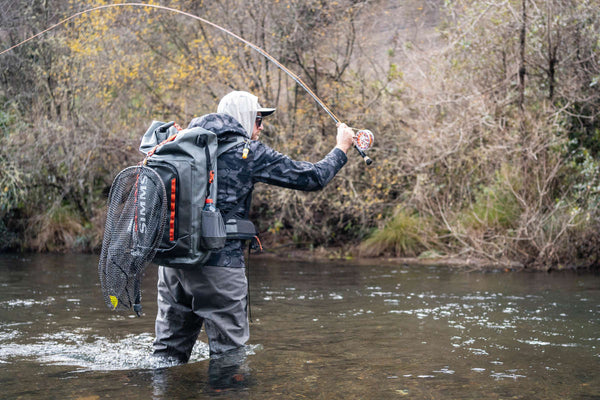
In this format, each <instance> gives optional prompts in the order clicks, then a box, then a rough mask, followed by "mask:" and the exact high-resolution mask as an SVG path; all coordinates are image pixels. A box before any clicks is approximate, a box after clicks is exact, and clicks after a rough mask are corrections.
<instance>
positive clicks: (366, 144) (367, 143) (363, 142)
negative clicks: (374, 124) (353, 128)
mask: <svg viewBox="0 0 600 400" xmlns="http://www.w3.org/2000/svg"><path fill="white" fill-rule="evenodd" d="M374 141H375V136H374V135H373V132H371V131H370V130H368V129H360V130H359V131H358V132H356V134H355V135H354V148H355V149H356V151H357V152H358V154H360V156H361V157H362V158H363V160H365V163H366V164H367V165H371V163H373V160H371V159H370V158H369V156H367V155H366V154H365V151H367V150H369V149H370V148H371V147H373V142H374Z"/></svg>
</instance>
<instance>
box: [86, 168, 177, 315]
mask: <svg viewBox="0 0 600 400" xmlns="http://www.w3.org/2000/svg"><path fill="white" fill-rule="evenodd" d="M166 220H167V196H166V191H165V186H164V184H163V182H162V180H161V179H160V177H159V175H158V174H157V173H156V172H155V171H154V170H152V169H151V168H149V167H146V166H143V165H139V166H133V167H129V168H126V169H124V170H123V171H121V172H120V173H119V174H118V175H117V177H116V178H115V180H114V182H113V184H112V186H111V189H110V194H109V197H108V211H107V216H106V225H105V228H104V237H103V241H102V252H101V254H100V263H99V265H98V273H99V275H100V283H101V284H102V294H103V295H104V302H105V303H106V305H107V306H108V307H109V308H111V309H113V310H126V309H131V308H133V309H134V311H135V312H136V313H137V314H138V315H139V313H140V311H141V306H140V300H141V290H140V282H141V278H142V274H143V272H144V269H145V268H146V266H147V265H148V264H149V263H150V262H151V261H152V259H153V258H154V256H155V254H156V250H157V249H158V246H159V244H160V241H161V239H162V234H163V230H164V227H165V221H166Z"/></svg>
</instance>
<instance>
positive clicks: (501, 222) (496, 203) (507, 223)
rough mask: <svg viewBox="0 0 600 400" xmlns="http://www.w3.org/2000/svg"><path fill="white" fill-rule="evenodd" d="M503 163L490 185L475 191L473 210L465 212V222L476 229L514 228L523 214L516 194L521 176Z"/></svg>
mask: <svg viewBox="0 0 600 400" xmlns="http://www.w3.org/2000/svg"><path fill="white" fill-rule="evenodd" d="M515 172H516V171H511V169H510V167H509V166H508V165H506V164H505V165H503V166H502V168H501V171H499V172H498V173H497V174H496V180H495V182H493V183H492V184H491V185H490V186H484V187H482V188H480V189H479V190H478V191H477V192H476V193H475V200H474V202H473V204H472V206H471V210H470V211H468V212H465V213H464V214H465V215H464V218H463V223H464V224H466V225H468V226H470V227H472V228H474V229H501V230H511V229H514V228H515V227H516V226H517V224H518V221H519V217H520V216H521V211H522V210H521V205H520V204H519V201H518V199H517V198H516V196H515V190H520V186H521V185H520V183H519V182H518V181H517V182H515V181H516V180H518V178H519V176H518V174H516V173H515Z"/></svg>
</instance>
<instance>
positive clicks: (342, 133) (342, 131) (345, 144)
mask: <svg viewBox="0 0 600 400" xmlns="http://www.w3.org/2000/svg"><path fill="white" fill-rule="evenodd" d="M353 138H354V131H353V130H352V129H350V128H348V125H346V124H344V123H341V122H340V123H338V124H337V136H336V141H337V143H336V146H335V147H337V148H338V149H340V150H342V151H343V152H344V153H348V150H350V148H351V147H352V145H353V144H354V142H353Z"/></svg>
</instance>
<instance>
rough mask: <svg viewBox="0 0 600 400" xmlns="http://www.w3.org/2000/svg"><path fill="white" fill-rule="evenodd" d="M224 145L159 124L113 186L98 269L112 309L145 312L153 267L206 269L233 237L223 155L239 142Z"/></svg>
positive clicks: (197, 131)
mask: <svg viewBox="0 0 600 400" xmlns="http://www.w3.org/2000/svg"><path fill="white" fill-rule="evenodd" d="M244 140H245V139H244V137H242V136H234V137H233V138H230V139H229V140H228V141H226V142H223V143H221V144H219V142H218V139H217V136H216V134H214V133H213V132H210V131H208V130H206V129H204V128H200V127H195V128H190V129H184V130H181V129H180V128H178V127H177V126H176V125H175V124H174V123H173V122H170V123H164V122H160V121H155V122H153V123H152V125H151V126H150V128H149V129H148V130H147V131H146V133H145V134H144V136H143V138H142V142H141V145H140V151H141V152H142V153H144V154H145V155H146V157H145V159H144V161H143V162H142V163H140V164H139V165H137V166H132V167H128V168H126V169H124V170H123V171H121V172H120V173H119V174H118V175H117V177H116V178H115V180H114V181H113V184H112V186H111V190H110V194H109V199H108V211H107V218H106V225H105V230H104V237H103V242H102V252H101V255H100V263H99V266H98V270H99V274H100V282H101V284H102V292H103V295H104V300H105V303H106V305H107V306H108V307H109V308H111V309H131V308H133V309H134V311H135V312H136V313H137V314H138V315H139V313H140V311H141V305H140V301H141V290H140V280H141V276H142V273H143V271H144V269H145V268H146V266H147V265H148V264H149V263H150V262H151V261H153V260H154V261H155V262H156V263H158V264H160V265H164V266H168V267H173V268H198V267H199V266H201V265H203V264H204V263H205V262H206V261H207V260H208V258H209V257H210V254H211V251H214V250H218V249H220V248H222V247H223V246H224V244H225V240H226V238H227V234H226V228H225V225H224V223H223V218H222V216H221V213H220V212H219V210H218V209H216V211H215V210H214V209H213V211H210V210H205V209H204V208H205V204H206V203H212V204H213V205H214V206H216V207H218V204H217V179H218V177H217V157H218V156H219V155H220V154H222V153H224V152H225V151H227V150H229V149H230V148H232V147H233V146H235V145H237V144H238V143H240V142H242V141H244Z"/></svg>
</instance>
